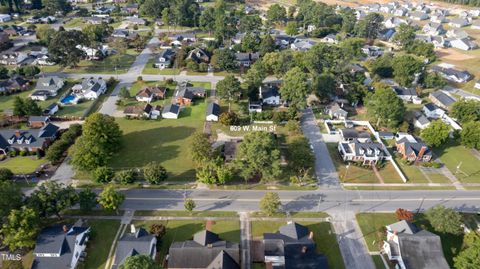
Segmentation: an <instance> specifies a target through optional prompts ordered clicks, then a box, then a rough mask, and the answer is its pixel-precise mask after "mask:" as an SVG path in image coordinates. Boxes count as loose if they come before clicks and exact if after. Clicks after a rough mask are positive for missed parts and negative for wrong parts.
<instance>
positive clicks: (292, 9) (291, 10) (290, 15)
mask: <svg viewBox="0 0 480 269" xmlns="http://www.w3.org/2000/svg"><path fill="white" fill-rule="evenodd" d="M295 12H297V8H296V7H295V6H289V7H288V12H287V16H288V18H289V19H293V18H294V17H295Z"/></svg>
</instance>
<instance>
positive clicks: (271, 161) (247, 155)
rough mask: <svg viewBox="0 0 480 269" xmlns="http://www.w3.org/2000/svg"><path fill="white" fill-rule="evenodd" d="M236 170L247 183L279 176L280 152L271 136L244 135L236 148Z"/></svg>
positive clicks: (264, 133)
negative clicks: (251, 180)
mask: <svg viewBox="0 0 480 269" xmlns="http://www.w3.org/2000/svg"><path fill="white" fill-rule="evenodd" d="M236 164H237V166H236V168H237V169H238V170H239V171H240V175H241V176H242V177H243V178H244V179H245V181H248V180H249V179H251V178H253V177H259V178H261V179H262V180H264V181H269V180H273V179H275V178H276V177H277V176H278V175H279V174H280V172H281V171H280V151H279V150H278V147H277V143H276V141H275V139H274V138H273V135H272V134H270V133H267V132H253V133H249V134H247V135H245V137H244V140H243V141H242V143H241V144H240V145H239V147H238V152H237V156H236Z"/></svg>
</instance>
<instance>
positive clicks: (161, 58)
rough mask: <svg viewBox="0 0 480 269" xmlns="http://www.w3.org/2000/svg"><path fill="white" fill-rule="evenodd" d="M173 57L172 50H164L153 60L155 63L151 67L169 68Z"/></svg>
mask: <svg viewBox="0 0 480 269" xmlns="http://www.w3.org/2000/svg"><path fill="white" fill-rule="evenodd" d="M174 56H175V51H174V50H173V49H164V50H162V51H161V52H160V53H159V54H158V56H157V57H156V58H155V63H154V64H153V65H154V66H155V67H156V68H160V69H165V68H169V67H170V65H172V61H173V57H174Z"/></svg>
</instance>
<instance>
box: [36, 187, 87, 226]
mask: <svg viewBox="0 0 480 269" xmlns="http://www.w3.org/2000/svg"><path fill="white" fill-rule="evenodd" d="M77 202H78V194H77V192H76V191H75V189H74V188H73V187H72V186H65V185H64V184H62V183H57V182H56V181H47V182H45V183H44V184H42V185H40V186H38V187H37V189H36V190H35V191H34V192H33V193H32V194H31V195H30V197H29V198H28V200H27V204H28V205H29V207H31V208H34V209H35V211H36V212H37V213H38V214H39V215H40V216H41V217H49V216H51V215H55V216H57V217H58V218H60V217H61V216H60V212H62V210H64V209H67V208H70V207H72V206H73V205H75V204H76V203H77Z"/></svg>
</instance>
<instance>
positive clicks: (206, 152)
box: [190, 132, 213, 166]
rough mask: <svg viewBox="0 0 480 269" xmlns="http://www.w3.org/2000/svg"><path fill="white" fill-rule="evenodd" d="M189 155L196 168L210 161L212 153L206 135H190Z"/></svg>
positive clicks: (199, 133) (198, 133)
mask: <svg viewBox="0 0 480 269" xmlns="http://www.w3.org/2000/svg"><path fill="white" fill-rule="evenodd" d="M190 155H191V156H192V160H193V161H194V162H195V163H196V164H197V165H198V166H202V165H204V164H205V163H207V162H209V161H210V160H211V159H212V157H213V151H212V145H211V143H210V140H209V139H208V135H206V134H204V133H203V132H195V133H194V134H193V135H192V142H191V147H190Z"/></svg>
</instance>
